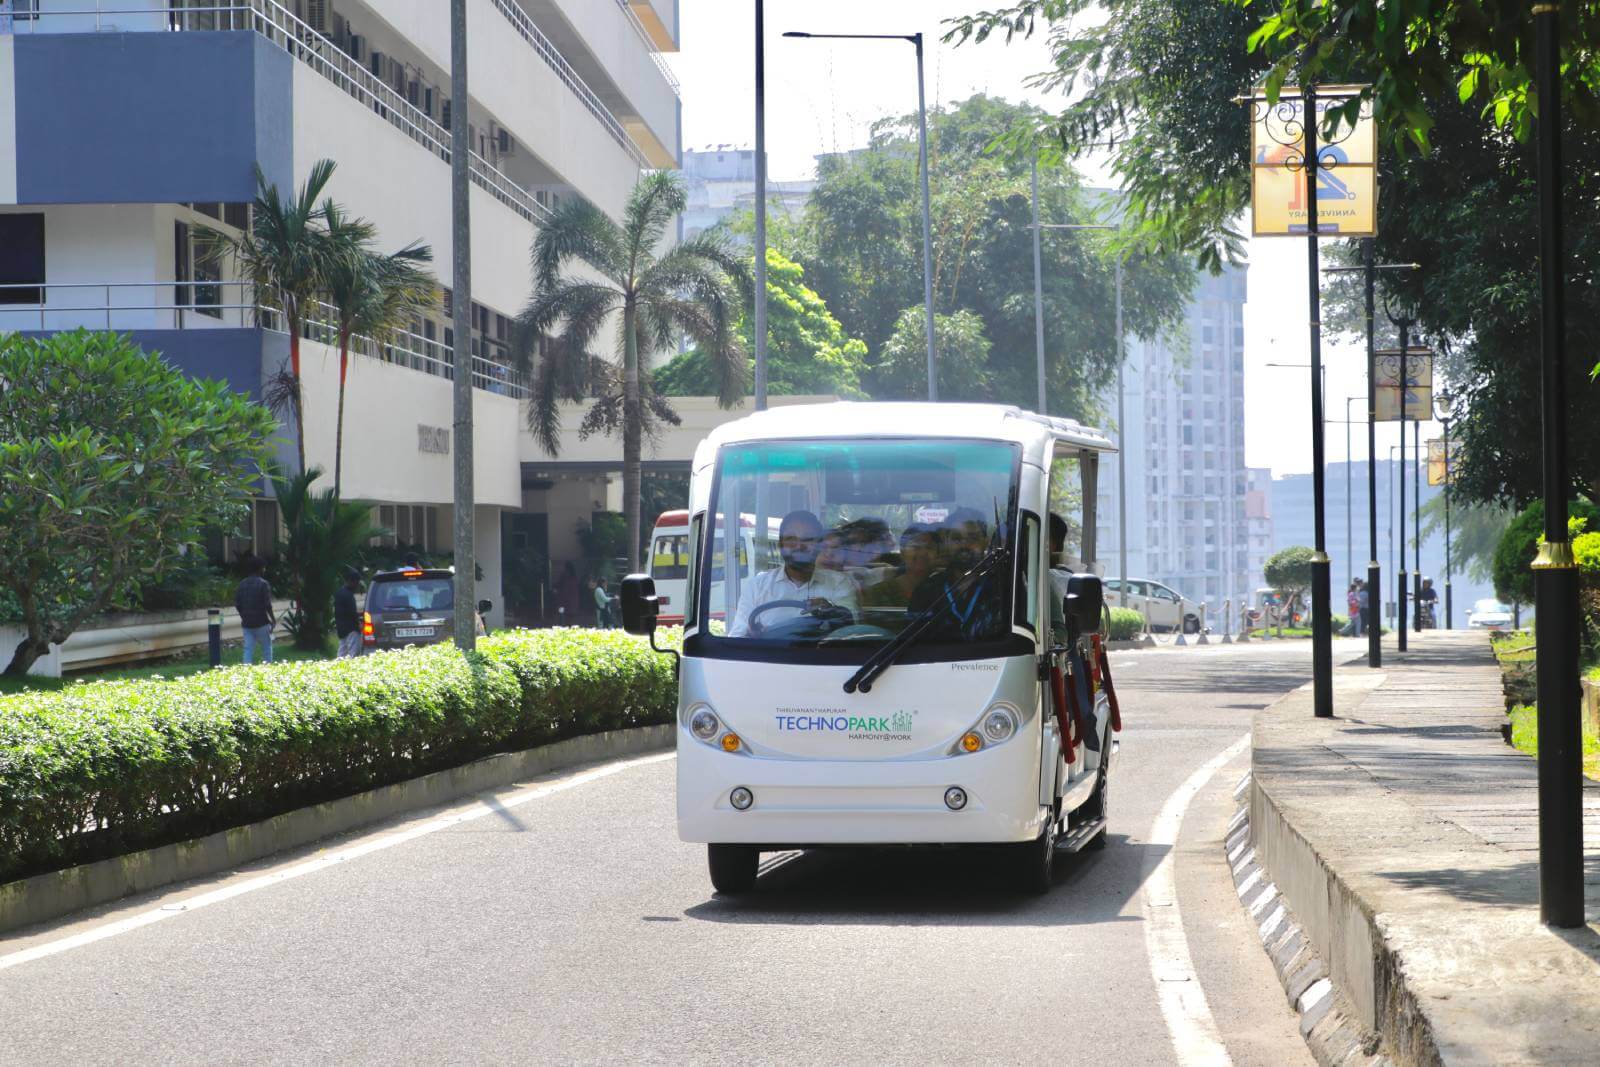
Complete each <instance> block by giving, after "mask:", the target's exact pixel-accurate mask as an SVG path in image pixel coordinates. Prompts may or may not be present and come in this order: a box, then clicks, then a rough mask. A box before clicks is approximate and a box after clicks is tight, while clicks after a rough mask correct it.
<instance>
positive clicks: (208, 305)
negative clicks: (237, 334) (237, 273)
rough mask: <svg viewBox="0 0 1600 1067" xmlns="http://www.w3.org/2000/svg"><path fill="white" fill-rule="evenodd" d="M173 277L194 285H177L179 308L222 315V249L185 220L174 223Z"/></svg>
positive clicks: (217, 315)
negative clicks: (198, 234) (202, 236)
mask: <svg viewBox="0 0 1600 1067" xmlns="http://www.w3.org/2000/svg"><path fill="white" fill-rule="evenodd" d="M172 243H173V248H172V265H173V277H174V278H175V280H177V281H179V282H192V283H194V284H192V285H178V286H176V291H175V296H176V298H177V299H176V304H177V306H178V307H179V308H187V309H189V310H191V311H197V312H199V313H200V314H202V315H206V316H209V317H211V318H214V319H220V318H222V286H221V284H220V283H221V281H222V252H221V249H219V248H218V247H217V246H216V245H215V244H213V243H211V242H209V241H205V240H203V239H201V238H198V237H196V236H195V234H194V231H193V230H192V229H191V228H190V226H189V224H188V223H186V222H179V223H175V224H174V227H173V242H172Z"/></svg>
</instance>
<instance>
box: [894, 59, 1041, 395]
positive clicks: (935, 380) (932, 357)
mask: <svg viewBox="0 0 1600 1067" xmlns="http://www.w3.org/2000/svg"><path fill="white" fill-rule="evenodd" d="M911 43H912V44H914V45H916V46H917V120H918V124H919V127H920V131H921V132H920V142H921V154H922V302H923V306H924V310H925V313H926V315H927V319H928V399H929V400H938V399H939V360H938V356H937V355H936V354H935V352H934V342H933V218H932V211H933V208H932V196H931V194H930V193H929V192H928V100H927V95H926V91H925V89H924V87H923V75H922V34H920V33H914V34H912V35H911ZM1034 233H1035V235H1036V236H1035V237H1034V240H1038V237H1037V234H1038V231H1037V230H1035V231H1034ZM1041 414H1043V413H1042V412H1041Z"/></svg>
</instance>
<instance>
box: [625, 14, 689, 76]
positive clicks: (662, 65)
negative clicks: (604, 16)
mask: <svg viewBox="0 0 1600 1067" xmlns="http://www.w3.org/2000/svg"><path fill="white" fill-rule="evenodd" d="M617 6H618V7H620V8H622V17H623V18H625V19H627V20H628V25H630V26H632V27H633V32H634V33H635V34H636V35H638V38H639V40H640V41H642V42H644V50H645V51H646V52H649V53H650V58H651V60H652V61H654V63H655V65H656V69H657V70H659V71H660V72H661V76H662V77H663V78H665V79H666V80H667V84H668V85H670V86H672V95H673V96H682V95H683V87H682V86H681V85H679V84H678V77H677V75H675V74H673V73H672V68H671V67H669V66H667V61H666V60H665V59H662V58H661V53H660V52H658V51H656V43H655V42H654V41H652V40H651V39H650V31H649V30H646V29H645V28H644V23H642V22H640V21H639V15H638V12H636V11H634V10H633V5H632V4H630V3H629V2H628V0H617Z"/></svg>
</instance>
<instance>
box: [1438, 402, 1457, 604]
mask: <svg viewBox="0 0 1600 1067" xmlns="http://www.w3.org/2000/svg"><path fill="white" fill-rule="evenodd" d="M1455 406H1456V397H1455V394H1454V393H1452V392H1449V391H1448V390H1446V391H1445V392H1442V393H1436V394H1434V397H1433V413H1434V414H1435V415H1437V416H1438V418H1439V422H1440V423H1441V424H1442V425H1443V426H1444V628H1445V629H1446V630H1453V629H1455V604H1454V599H1453V596H1452V591H1451V588H1450V583H1451V578H1452V577H1453V574H1452V570H1453V568H1452V565H1451V559H1450V417H1451V416H1452V415H1453V414H1455Z"/></svg>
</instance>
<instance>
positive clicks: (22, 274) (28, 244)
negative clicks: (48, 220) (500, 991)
mask: <svg viewBox="0 0 1600 1067" xmlns="http://www.w3.org/2000/svg"><path fill="white" fill-rule="evenodd" d="M44 280H45V273H44V214H43V212H29V213H26V214H21V215H0V304H42V303H44V290H43V289H42V288H6V287H9V286H27V285H29V284H36V285H39V286H42V285H43V284H44Z"/></svg>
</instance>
